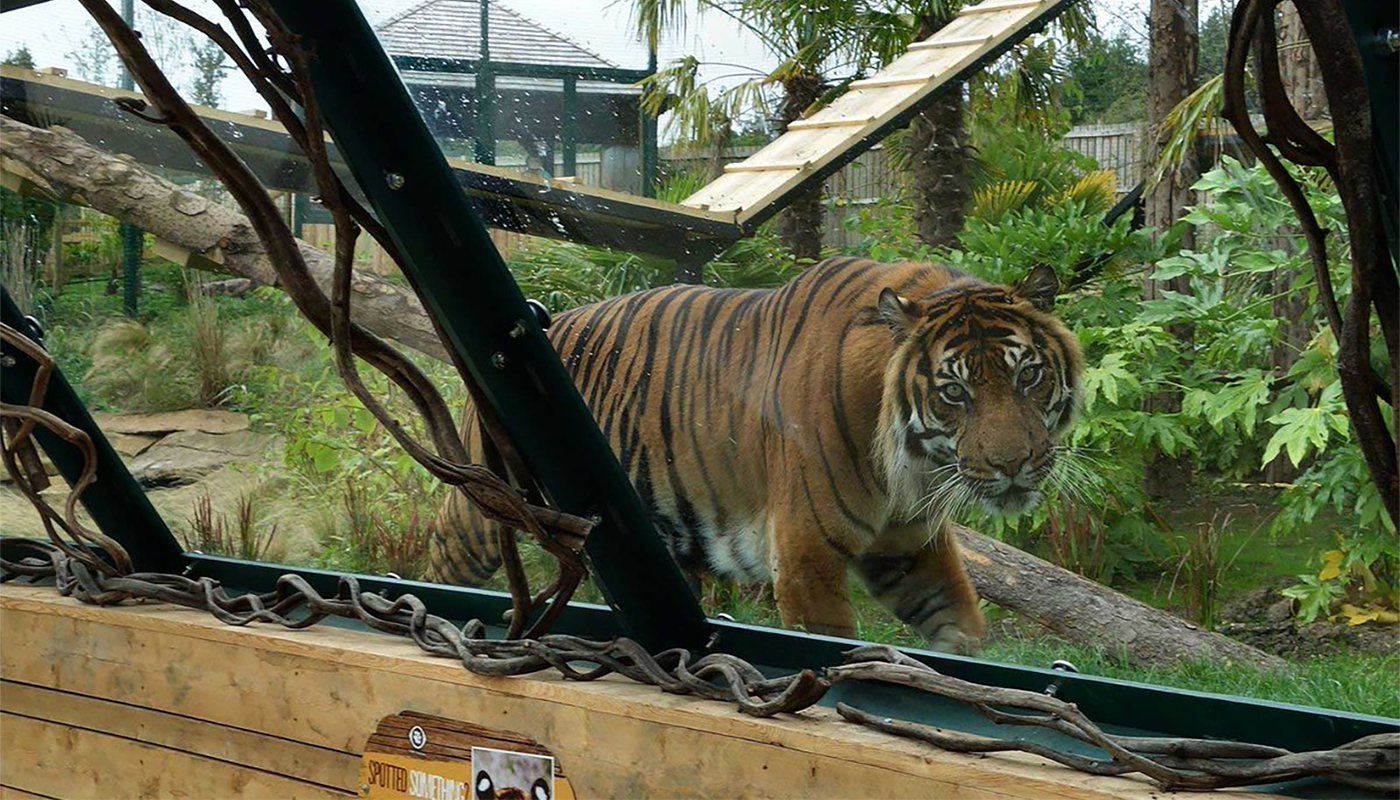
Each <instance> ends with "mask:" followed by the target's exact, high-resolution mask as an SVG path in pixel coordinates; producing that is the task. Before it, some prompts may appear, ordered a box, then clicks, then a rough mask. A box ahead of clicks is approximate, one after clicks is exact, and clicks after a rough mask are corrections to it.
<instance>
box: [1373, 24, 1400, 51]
mask: <svg viewBox="0 0 1400 800" xmlns="http://www.w3.org/2000/svg"><path fill="white" fill-rule="evenodd" d="M1377 36H1379V37H1380V40H1381V45H1383V46H1384V47H1385V48H1386V49H1388V50H1389V51H1390V52H1392V53H1400V29H1397V28H1381V29H1380V31H1378V32H1377Z"/></svg>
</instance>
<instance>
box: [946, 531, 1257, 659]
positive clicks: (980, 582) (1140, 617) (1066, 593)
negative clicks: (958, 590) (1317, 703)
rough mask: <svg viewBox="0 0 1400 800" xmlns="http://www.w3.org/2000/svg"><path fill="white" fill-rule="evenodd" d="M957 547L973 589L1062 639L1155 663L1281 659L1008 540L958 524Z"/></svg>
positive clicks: (1128, 657)
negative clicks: (959, 548)
mask: <svg viewBox="0 0 1400 800" xmlns="http://www.w3.org/2000/svg"><path fill="white" fill-rule="evenodd" d="M958 545H959V546H960V547H961V549H962V556H963V563H964V564H965V565H966V567H967V572H968V575H969V576H970V577H971V578H972V583H973V585H975V586H976V587H977V593H978V594H979V595H981V596H982V597H984V598H986V599H987V600H988V601H990V602H993V603H996V604H997V605H999V606H1001V607H1002V608H1007V609H1011V610H1012V611H1015V612H1017V613H1019V614H1022V615H1024V616H1027V617H1030V618H1031V619H1033V620H1035V621H1036V622H1039V623H1040V624H1042V625H1044V626H1045V627H1047V628H1049V629H1050V630H1052V631H1054V632H1055V633H1057V634H1059V635H1061V636H1063V637H1065V638H1066V639H1068V640H1070V641H1072V642H1075V643H1078V644H1086V645H1092V646H1095V647H1102V648H1103V649H1104V650H1105V651H1107V652H1108V653H1110V654H1114V653H1120V652H1121V653H1123V654H1124V656H1125V657H1126V658H1127V659H1128V661H1129V662H1130V663H1133V664H1137V665H1141V666H1161V665H1165V664H1173V663H1177V662H1182V661H1213V662H1217V663H1227V664H1228V663H1244V664H1252V665H1254V666H1258V667H1268V668H1278V667H1281V666H1283V660H1282V659H1280V658H1279V657H1277V656H1274V655H1270V654H1268V653H1265V652H1264V651H1262V650H1259V649H1256V648H1254V647H1250V646H1249V645H1247V644H1244V643H1243V642H1237V641H1235V640H1234V639H1231V638H1229V637H1227V636H1222V635H1221V634H1218V633H1213V632H1211V631H1206V630H1201V629H1200V628H1199V627H1197V626H1195V625H1193V624H1191V623H1189V622H1187V621H1186V620H1184V619H1181V618H1179V617H1174V616H1172V615H1171V614H1168V613H1167V612H1165V611H1162V610H1161V609H1158V608H1153V607H1152V606H1149V605H1147V604H1146V603H1142V602H1139V601H1137V600H1134V599H1133V598H1131V597H1128V596H1126V595H1123V594H1119V593H1118V592H1115V591H1114V590H1112V589H1110V588H1108V587H1107V586H1103V585H1100V584H1097V583H1094V582H1093V581H1091V580H1088V579H1086V578H1082V577H1080V576H1078V575H1076V574H1074V573H1073V572H1070V571H1069V570H1066V569H1061V568H1060V567H1057V566H1055V565H1054V564H1051V563H1050V562H1048V561H1044V560H1042V559H1039V558H1036V557H1035V556H1033V555H1030V554H1029V553H1025V552H1023V551H1021V550H1017V549H1016V548H1014V547H1012V546H1011V545H1008V544H1003V543H1001V542H998V541H997V540H995V539H992V538H990V537H987V536H983V535H982V534H980V533H974V532H972V531H970V530H968V529H967V528H959V529H958Z"/></svg>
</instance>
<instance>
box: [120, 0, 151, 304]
mask: <svg viewBox="0 0 1400 800" xmlns="http://www.w3.org/2000/svg"><path fill="white" fill-rule="evenodd" d="M122 19H123V20H125V21H126V24H127V25H130V26H132V27H135V22H136V2H135V0H122ZM119 83H120V86H121V88H123V89H125V90H127V91H131V90H132V89H134V88H135V87H136V82H135V81H133V80H132V78H131V73H130V72H129V71H128V70H127V68H126V66H125V65H123V66H122V68H121V77H120V81H119ZM120 235H121V243H122V308H123V309H124V310H125V311H126V315H127V316H129V317H134V316H136V312H137V310H138V309H137V305H138V303H139V300H138V298H139V297H140V294H141V249H142V247H143V245H144V244H145V237H144V236H143V235H142V233H141V229H140V228H137V227H136V226H134V225H128V224H126V223H122V226H121V229H120Z"/></svg>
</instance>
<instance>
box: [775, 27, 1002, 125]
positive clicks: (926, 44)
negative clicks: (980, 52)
mask: <svg viewBox="0 0 1400 800" xmlns="http://www.w3.org/2000/svg"><path fill="white" fill-rule="evenodd" d="M995 38H996V37H995V36H993V35H991V34H984V35H982V36H964V37H961V38H959V37H956V36H949V37H948V38H946V39H940V38H939V37H937V36H933V37H931V38H928V39H925V40H923V41H922V42H914V43H913V44H911V45H909V49H910V50H944V49H947V48H950V47H968V46H971V45H978V46H981V45H984V44H986V43H987V42H990V41H991V40H993V39H995ZM789 127H790V126H789Z"/></svg>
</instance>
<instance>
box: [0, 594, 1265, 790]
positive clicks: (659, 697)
mask: <svg viewBox="0 0 1400 800" xmlns="http://www.w3.org/2000/svg"><path fill="white" fill-rule="evenodd" d="M0 626H3V628H4V631H5V646H4V647H3V648H0V749H3V752H4V754H5V757H4V759H3V761H0V798H5V797H16V798H19V797H31V796H40V797H48V798H109V799H110V798H128V797H198V798H210V799H211V800H213V799H216V798H224V797H257V798H263V797H266V798H272V797H278V798H293V797H306V798H331V797H354V796H356V795H358V794H363V793H364V790H363V789H362V786H363V785H364V784H362V783H361V780H360V777H359V776H360V775H361V773H360V767H361V756H362V755H363V754H364V753H365V751H366V749H367V748H370V749H376V748H375V744H376V743H375V737H376V732H377V730H378V731H380V732H381V733H380V734H379V736H380V738H382V736H383V734H382V731H383V730H384V729H383V727H382V726H381V724H380V723H381V720H384V718H385V717H389V716H391V715H396V714H400V713H401V712H409V713H410V714H412V715H431V716H433V717H437V718H445V719H450V720H454V721H458V722H459V723H461V724H462V725H471V726H481V727H482V728H489V729H492V730H494V731H500V732H502V733H501V734H499V735H501V736H502V737H504V738H505V739H507V740H509V739H512V738H513V739H516V740H521V741H526V740H528V741H532V742H537V743H538V744H539V745H540V746H541V747H543V748H545V749H547V750H548V751H549V752H550V753H552V754H553V756H554V757H555V759H556V761H557V763H556V767H557V768H558V769H559V770H560V771H562V773H563V774H564V775H567V776H568V777H569V781H570V782H571V783H572V787H573V791H574V793H575V796H577V797H578V798H580V799H581V800H598V799H600V798H611V797H628V798H643V797H648V798H650V797H655V798H662V797H665V798H678V797H705V798H712V797H713V798H718V797H753V798H763V797H802V798H823V797H840V798H856V797H862V798H863V797H882V798H902V797H908V798H931V797H938V798H941V797H958V798H988V799H989V800H990V799H995V800H1007V799H1008V798H1035V800H1056V799H1059V800H1066V799H1068V798H1103V799H1105V800H1106V799H1107V798H1142V800H1147V798H1153V797H1160V796H1162V793H1161V792H1159V791H1156V790H1155V789H1153V788H1152V787H1151V786H1149V785H1148V784H1146V783H1144V782H1141V781H1137V780H1131V779H1127V778H1105V777H1094V776H1090V775H1084V774H1081V773H1078V772H1075V771H1073V770H1070V769H1068V768H1065V767H1060V766H1058V765H1054V764H1051V763H1049V762H1046V761H1044V760H1042V759H1039V758H1035V757H1033V756H1028V755H1025V754H998V755H993V756H977V755H961V754H956V753H948V752H943V751H940V750H936V749H933V748H930V747H925V746H922V745H919V744H917V743H914V742H910V741H908V740H902V739H897V738H895V737H892V736H886V735H884V734H881V733H878V732H875V731H870V730H867V729H863V728H860V727H857V726H854V725H851V724H848V723H845V722H843V721H841V720H839V719H838V718H837V717H836V714H835V713H834V712H833V711H831V710H830V709H824V708H813V709H809V710H807V711H804V712H803V713H802V714H800V715H795V716H785V717H780V718H776V719H756V718H753V717H747V716H744V715H742V714H739V713H738V712H736V711H735V710H734V709H732V708H729V707H727V706H726V705H725V704H722V703H716V702H710V701H704V700H697V699H694V698H688V697H678V696H675V695H668V694H664V693H662V692H660V691H658V690H656V689H654V688H652V687H643V686H638V685H637V684H634V683H631V682H629V681H626V680H623V679H604V680H600V681H597V682H594V683H571V682H565V681H563V680H560V679H557V678H553V677H550V676H548V675H543V674H542V675H541V676H539V677H519V678H486V677H481V676H476V675H472V674H470V673H468V672H466V671H465V670H464V669H462V667H461V665H459V664H457V663H455V662H453V661H451V660H447V659H440V658H432V657H429V656H426V655H424V654H423V653H421V652H420V651H419V650H418V649H417V648H416V647H415V646H414V645H413V644H412V643H411V642H409V641H407V640H406V639H399V638H396V637H391V636H388V635H386V634H379V633H373V632H369V631H365V630H350V629H346V628H343V627H331V626H327V625H323V626H320V627H317V628H314V629H310V630H302V631H288V630H283V629H280V628H274V627H271V626H249V627H246V628H235V627H229V626H226V625H223V624H221V623H219V622H217V621H215V620H214V619H213V618H212V617H211V616H209V615H208V614H205V613H202V612H197V611H192V610H188V609H181V608H174V607H171V606H160V605H135V606H124V607H120V608H95V607H92V606H85V605H82V604H80V603H78V602H77V601H76V600H72V599H70V598H64V597H60V596H59V594H58V592H57V591H56V590H55V589H54V588H53V587H34V586H19V585H15V584H13V583H10V584H5V585H4V586H3V587H0ZM424 725H425V726H426V725H427V723H426V722H425V723H424ZM430 730H431V729H430ZM432 738H433V740H434V741H437V740H438V739H437V734H436V733H433V734H432ZM1171 796H1172V798H1173V800H1190V798H1201V799H1202V800H1204V798H1210V799H1211V800H1229V799H1230V798H1238V799H1239V800H1243V799H1244V798H1260V797H1265V796H1267V795H1262V794H1255V793H1249V794H1245V793H1234V792H1216V793H1210V794H1197V793H1192V792H1175V793H1172V795H1171ZM561 800H562V798H561Z"/></svg>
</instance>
